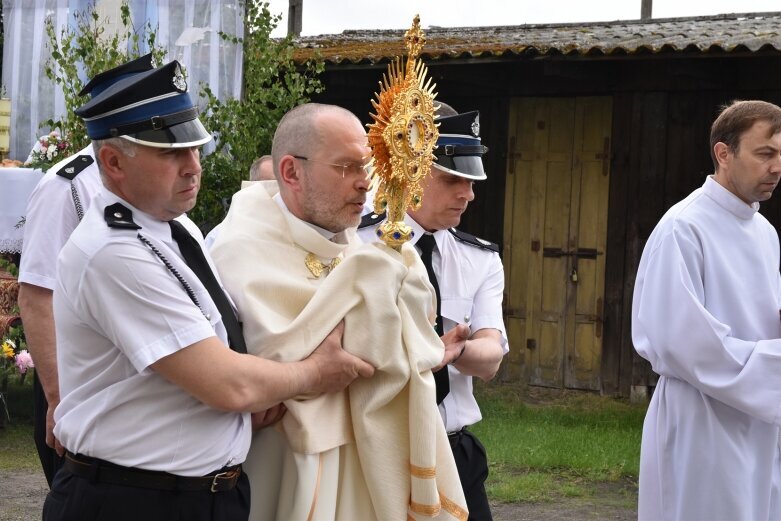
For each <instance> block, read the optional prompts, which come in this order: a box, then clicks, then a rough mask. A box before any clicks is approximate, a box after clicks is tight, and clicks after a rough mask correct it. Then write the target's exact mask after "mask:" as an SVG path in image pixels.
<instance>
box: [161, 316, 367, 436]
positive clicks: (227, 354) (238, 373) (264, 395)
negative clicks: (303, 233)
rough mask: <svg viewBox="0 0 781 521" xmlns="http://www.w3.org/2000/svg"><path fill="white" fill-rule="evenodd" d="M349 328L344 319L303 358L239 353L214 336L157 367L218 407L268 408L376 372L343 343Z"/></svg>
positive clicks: (333, 389)
mask: <svg viewBox="0 0 781 521" xmlns="http://www.w3.org/2000/svg"><path fill="white" fill-rule="evenodd" d="M343 332H344V325H343V324H340V325H339V326H337V327H336V328H335V329H334V330H333V331H332V332H331V333H330V334H329V335H328V336H327V337H326V338H325V340H323V342H322V343H321V344H320V345H319V346H318V347H317V349H315V351H314V352H313V353H312V354H311V355H310V356H309V357H308V358H306V359H305V360H302V361H300V362H289V363H282V362H274V361H271V360H266V359H264V358H260V357H258V356H255V355H249V354H240V353H236V352H235V351H232V350H230V349H227V348H226V347H225V346H224V344H223V343H222V342H221V341H220V340H219V339H218V338H217V337H210V338H207V339H204V340H201V341H200V342H196V343H195V344H192V345H190V346H188V347H186V348H184V349H180V350H179V351H177V352H176V353H173V354H171V355H168V356H166V357H164V358H161V359H160V360H158V361H157V362H155V363H154V364H152V366H151V368H152V369H153V370H154V371H157V372H158V373H159V374H161V375H162V376H163V377H165V378H166V379H168V380H170V381H171V382H173V383H174V384H176V385H178V386H179V387H181V388H182V389H184V390H185V391H187V392H188V393H190V394H192V395H193V396H194V397H196V398H197V399H199V400H201V401H202V402H203V403H205V404H206V405H209V406H210V407H214V408H215V409H220V410H226V411H237V412H259V411H265V410H267V409H270V408H272V407H274V406H276V405H277V404H279V403H280V402H282V401H284V400H287V399H290V398H293V397H295V396H299V395H303V394H322V393H330V392H336V391H341V390H342V389H344V388H345V387H347V385H349V384H350V383H351V382H352V381H353V380H355V379H356V378H357V377H358V376H362V377H364V378H368V377H370V376H371V375H372V374H374V368H373V367H372V366H371V365H370V364H368V363H366V362H364V361H363V360H361V359H360V358H358V357H356V356H353V355H351V354H349V353H347V352H346V351H344V350H343V349H342V334H343ZM258 423H262V420H260V421H258Z"/></svg>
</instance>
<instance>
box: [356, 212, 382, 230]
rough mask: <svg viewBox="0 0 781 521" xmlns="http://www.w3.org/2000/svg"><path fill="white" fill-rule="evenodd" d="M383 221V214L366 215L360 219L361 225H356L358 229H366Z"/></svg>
mask: <svg viewBox="0 0 781 521" xmlns="http://www.w3.org/2000/svg"><path fill="white" fill-rule="evenodd" d="M384 219H385V212H382V213H374V212H372V213H367V214H366V215H364V216H363V217H361V224H359V225H358V229H359V230H360V229H363V228H368V227H369V226H374V225H377V224H380V223H381V222H382V221H383V220H384Z"/></svg>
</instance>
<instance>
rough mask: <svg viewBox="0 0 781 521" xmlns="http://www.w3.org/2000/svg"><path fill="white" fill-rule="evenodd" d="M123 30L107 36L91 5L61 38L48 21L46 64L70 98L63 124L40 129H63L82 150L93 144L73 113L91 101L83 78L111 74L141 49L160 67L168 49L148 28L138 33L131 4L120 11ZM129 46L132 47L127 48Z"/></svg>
mask: <svg viewBox="0 0 781 521" xmlns="http://www.w3.org/2000/svg"><path fill="white" fill-rule="evenodd" d="M120 13H121V15H120V22H121V27H120V28H119V29H118V30H117V32H116V33H115V34H111V35H108V34H106V32H105V27H106V25H107V24H108V20H106V19H101V18H100V15H99V14H98V13H97V11H96V10H95V3H94V2H92V3H90V4H88V6H87V7H86V8H85V9H84V10H83V11H75V12H74V13H73V18H74V21H75V24H74V25H75V30H72V29H71V28H64V29H62V30H61V31H60V34H59V38H58V35H57V28H56V27H55V26H54V21H53V20H52V18H51V17H48V18H47V19H46V22H45V26H46V36H47V43H48V46H49V52H50V56H51V57H50V59H49V61H48V62H47V63H46V68H45V71H46V76H47V77H48V78H49V79H50V80H51V81H53V82H54V83H55V84H56V85H58V86H59V87H60V88H61V89H62V92H63V94H64V95H65V109H66V110H65V115H64V116H62V118H60V119H48V120H46V121H44V122H43V123H41V127H48V128H51V129H54V128H59V129H60V131H61V132H63V133H64V134H66V135H67V136H68V138H69V141H70V142H71V146H72V148H71V150H80V149H82V148H83V147H85V146H86V145H87V143H89V138H88V137H87V131H86V129H85V127H84V122H83V121H82V120H81V118H79V117H77V116H76V115H75V114H74V111H75V110H76V109H77V108H79V107H80V106H81V105H83V104H84V103H85V102H86V101H87V99H88V98H87V97H84V96H79V92H80V91H81V89H82V88H83V87H84V85H85V84H84V83H83V82H82V81H81V79H80V78H81V77H86V78H92V77H93V76H95V75H97V74H98V73H101V72H103V71H106V70H108V69H112V68H114V67H116V66H118V65H121V64H122V63H124V62H126V61H128V60H132V59H134V58H138V57H139V56H142V55H143V54H145V53H144V52H143V49H142V44H144V43H145V44H146V45H147V48H148V49H151V50H152V52H153V53H154V58H155V61H156V62H158V63H160V62H162V60H163V59H164V57H165V49H164V48H162V47H160V46H158V45H157V34H156V30H155V29H154V28H153V27H152V26H151V25H150V24H149V23H147V24H146V25H144V27H142V28H141V29H140V30H136V28H135V27H134V26H133V22H132V19H131V17H130V7H129V6H128V3H127V1H126V0H124V1H123V2H122V4H121V6H120ZM128 44H129V45H128Z"/></svg>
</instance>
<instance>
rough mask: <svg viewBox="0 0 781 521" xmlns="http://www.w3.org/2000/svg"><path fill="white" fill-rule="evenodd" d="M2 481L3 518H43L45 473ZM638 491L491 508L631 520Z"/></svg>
mask: <svg viewBox="0 0 781 521" xmlns="http://www.w3.org/2000/svg"><path fill="white" fill-rule="evenodd" d="M0 483H2V487H0V521H32V520H37V519H40V518H41V508H42V507H43V500H44V499H45V498H46V492H47V491H48V488H47V486H46V479H45V478H44V477H43V473H42V472H35V471H29V470H26V471H17V472H7V471H0ZM636 494H637V492H636V491H634V490H632V489H631V488H630V489H629V490H628V489H627V486H626V484H622V483H605V484H603V485H601V486H600V487H599V488H598V492H597V494H595V495H594V496H590V497H574V498H573V497H563V498H560V499H558V500H556V501H553V502H550V503H512V504H503V503H495V504H493V505H492V509H493V514H494V521H587V520H595V521H596V520H599V521H607V520H615V521H630V520H634V519H637V510H636V508H635V507H634V505H635V504H636V501H633V500H632V496H633V495H634V498H636ZM627 504H631V505H633V506H632V507H631V508H630V507H628V506H627ZM356 521H357V520H356Z"/></svg>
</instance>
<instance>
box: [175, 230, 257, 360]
mask: <svg viewBox="0 0 781 521" xmlns="http://www.w3.org/2000/svg"><path fill="white" fill-rule="evenodd" d="M168 224H169V226H171V236H172V237H173V238H174V240H175V241H176V243H177V244H178V245H179V251H181V252H182V257H183V258H184V262H185V263H187V265H188V266H189V267H190V269H191V270H193V273H195V276H196V277H198V279H199V280H200V281H201V283H202V284H203V285H204V287H205V288H206V291H208V292H209V296H210V297H211V298H212V301H213V302H214V305H215V306H217V310H218V311H219V312H220V315H222V324H223V325H224V326H225V330H226V331H227V332H228V344H230V347H231V349H233V350H234V351H236V352H238V353H246V352H247V346H246V344H245V343H244V336H243V335H242V334H241V324H239V321H238V320H237V319H236V315H234V314H233V307H232V306H231V304H230V302H229V301H228V297H226V296H225V292H224V291H222V288H221V287H220V283H219V282H217V279H216V277H215V276H214V273H213V272H212V269H211V266H209V263H208V262H207V261H206V257H204V255H203V250H202V249H201V245H200V244H198V241H196V240H195V238H194V237H193V236H192V235H190V232H188V231H187V229H186V228H185V227H184V226H182V224H181V223H180V222H178V221H168Z"/></svg>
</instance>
